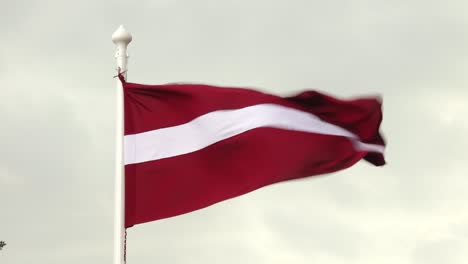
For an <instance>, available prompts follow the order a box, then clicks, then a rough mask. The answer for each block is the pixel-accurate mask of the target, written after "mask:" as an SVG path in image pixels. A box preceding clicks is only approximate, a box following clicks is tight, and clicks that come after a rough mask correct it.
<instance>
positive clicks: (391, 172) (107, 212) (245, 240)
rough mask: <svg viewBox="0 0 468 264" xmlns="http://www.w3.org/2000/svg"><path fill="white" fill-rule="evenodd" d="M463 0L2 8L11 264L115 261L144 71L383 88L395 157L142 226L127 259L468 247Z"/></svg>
mask: <svg viewBox="0 0 468 264" xmlns="http://www.w3.org/2000/svg"><path fill="white" fill-rule="evenodd" d="M467 13H468V2H467V1H465V0H446V1H442V0H440V1H431V0H392V1H388V0H352V1H351V0H349V1H344V0H341V1H338V0H327V1H315V0H303V1H300V0H287V1H286V0H285V1H280V0H278V1H276V0H243V1H240V0H239V1H234V0H230V1H226V0H211V1H209V0H197V1H194V0H185V1H182V0H159V1H158V0H144V1H130V0H128V1H126V0H120V1H95V0H75V1H59V0H55V1H53V0H42V1H33V0H15V1H6V0H5V1H1V7H0V30H1V34H2V36H1V37H0V92H1V96H0V97H1V100H0V135H1V137H0V199H1V202H0V240H5V241H6V242H7V246H6V247H5V248H4V249H3V250H2V251H0V263H2V264H30V263H39V264H63V263H67V264H82V263H88V264H91V263H92V264H94V263H96V264H98V263H99V264H101V263H111V261H112V254H113V253H112V250H113V184H114V181H113V177H114V163H113V162H114V154H113V151H114V120H115V119H114V110H115V103H114V99H115V97H114V96H115V80H114V79H113V78H112V76H113V75H115V68H116V66H115V60H114V45H113V43H112V42H111V35H112V33H113V32H114V30H115V29H116V28H117V27H118V26H119V25H120V24H124V25H125V27H126V28H127V29H128V31H130V33H132V35H133V42H132V43H131V44H130V46H129V54H130V64H129V73H128V79H129V81H131V82H139V83H148V84H150V83H152V84H157V83H165V82H178V81H183V82H197V83H208V84H218V85H226V86H227V85H231V86H249V87H255V88H258V89H261V90H263V91H267V92H271V93H274V94H279V95H290V94H294V93H295V92H297V91H300V90H303V89H317V90H320V91H323V92H327V93H330V94H333V95H336V96H339V97H344V98H346V97H349V96H358V95H367V94H381V95H382V96H383V100H384V105H383V106H384V122H383V125H382V130H383V133H384V135H385V137H386V139H387V142H388V147H387V152H386V158H387V162H388V165H387V166H385V167H383V168H377V167H373V166H371V165H369V164H367V163H365V162H361V163H359V164H357V165H356V166H354V167H352V168H350V169H348V170H345V171H341V172H339V173H334V174H332V175H327V176H322V177H315V178H309V179H304V180H298V181H293V182H286V183H281V184H276V185H273V186H269V187H266V188H263V189H261V190H258V191H255V192H252V193H250V194H247V195H244V196H242V197H239V198H235V199H232V200H229V201H225V202H222V203H219V204H217V205H214V206H211V207H209V208H207V209H204V210H200V211H197V212H194V213H190V214H186V215H183V216H180V217H175V218H170V219H166V220H162V221H156V222H151V223H147V224H142V225H137V226H135V227H133V228H131V229H129V230H128V249H127V250H128V263H129V264H136V263H171V264H182V263H184V264H185V263H203V264H206V263H216V264H217V263H226V264H238V263H245V264H250V263H252V264H258V263H265V264H283V263H288V264H289V263H291V264H310V263H327V264H340V263H346V264H353V263H356V264H374V263H379V264H387V263H388V264H394V263H399V264H440V263H445V264H452V263H454V264H455V263H456V264H463V263H468V191H467V187H468V154H467V153H468V152H467V149H468V137H467V135H468V121H467V119H466V116H468V74H467V70H468V16H467Z"/></svg>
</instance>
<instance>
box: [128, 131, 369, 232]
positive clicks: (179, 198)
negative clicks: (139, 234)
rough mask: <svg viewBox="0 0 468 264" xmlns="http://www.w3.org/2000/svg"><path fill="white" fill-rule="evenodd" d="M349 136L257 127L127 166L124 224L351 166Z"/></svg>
mask: <svg viewBox="0 0 468 264" xmlns="http://www.w3.org/2000/svg"><path fill="white" fill-rule="evenodd" d="M365 155H366V153H364V152H357V151H355V149H354V147H353V146H352V144H351V142H350V141H349V140H348V139H347V138H343V137H336V136H327V135H317V134H311V133H304V132H296V131H287V130H280V129H273V128H258V129H254V130H251V131H248V132H246V133H243V134H240V135H237V136H235V137H232V138H229V139H227V140H224V141H220V142H218V143H216V144H214V145H211V146H209V147H207V148H205V149H202V150H199V151H196V152H194V153H190V154H186V155H181V156H177V157H172V158H167V159H163V160H157V161H150V162H145V163H140V164H133V165H127V166H125V174H126V194H125V195H126V226H127V227H129V226H133V225H135V224H140V223H144V222H148V221H153V220H157V219H161V218H167V217H172V216H176V215H179V214H183V213H187V212H190V211H193V210H197V209H200V208H204V207H207V206H210V205H212V204H214V203H217V202H220V201H223V200H226V199H229V198H232V197H235V196H239V195H242V194H245V193H248V192H250V191H253V190H255V189H258V188H261V187H263V186H265V185H269V184H272V183H276V182H281V181H285V180H291V179H295V178H302V177H306V176H312V175H317V174H324V173H330V172H334V171H338V170H341V169H345V168H347V167H350V166H351V165H353V164H354V163H356V162H357V161H359V160H360V159H361V158H363V157H364V156H365Z"/></svg>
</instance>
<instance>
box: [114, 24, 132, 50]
mask: <svg viewBox="0 0 468 264" xmlns="http://www.w3.org/2000/svg"><path fill="white" fill-rule="evenodd" d="M131 41H132V35H130V33H128V31H127V30H125V28H124V27H123V25H120V27H119V28H117V30H116V31H115V32H114V34H112V42H114V44H116V45H118V44H124V45H125V46H126V45H128V44H129V43H130V42H131Z"/></svg>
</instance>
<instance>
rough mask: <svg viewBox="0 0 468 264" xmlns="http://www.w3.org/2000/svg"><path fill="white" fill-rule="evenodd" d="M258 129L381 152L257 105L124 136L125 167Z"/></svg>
mask: <svg viewBox="0 0 468 264" xmlns="http://www.w3.org/2000/svg"><path fill="white" fill-rule="evenodd" d="M260 127H272V128H280V129H285V130H294V131H301V132H310V133H317V134H325V135H334V136H344V137H348V138H350V139H351V140H352V141H353V142H354V146H355V147H356V149H358V150H364V151H373V152H383V151H384V147H383V146H380V145H373V144H366V143H363V142H360V141H359V139H358V137H357V136H356V135H354V134H353V133H351V132H349V131H347V130H345V129H343V128H341V127H339V126H336V125H333V124H330V123H327V122H324V121H322V120H320V119H319V118H318V117H316V116H315V115H313V114H310V113H307V112H303V111H300V110H296V109H293V108H289V107H285V106H281V105H275V104H260V105H254V106H249V107H245V108H241V109H234V110H219V111H214V112H211V113H207V114H205V115H202V116H199V117H197V118H195V119H193V120H192V121H190V122H188V123H185V124H182V125H178V126H173V127H167V128H162V129H156V130H152V131H148V132H143V133H139V134H133V135H127V136H125V138H124V150H125V164H126V165H127V164H134V163H140V162H145V161H151V160H159V159H164V158H169V157H174V156H178V155H183V154H187V153H190V152H194V151H197V150H200V149H203V148H205V147H207V146H209V145H212V144H214V143H216V142H218V141H221V140H224V139H227V138H230V137H233V136H235V135H238V134H241V133H243V132H246V131H248V130H251V129H255V128H260Z"/></svg>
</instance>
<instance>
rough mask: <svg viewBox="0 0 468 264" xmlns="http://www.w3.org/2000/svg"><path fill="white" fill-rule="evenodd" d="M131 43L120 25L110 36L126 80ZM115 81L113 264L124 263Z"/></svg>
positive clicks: (121, 169)
mask: <svg viewBox="0 0 468 264" xmlns="http://www.w3.org/2000/svg"><path fill="white" fill-rule="evenodd" d="M131 41H132V35H130V33H128V32H127V31H126V30H125V28H124V27H123V26H122V25H121V26H120V27H119V28H118V29H117V30H116V31H115V32H114V34H112V42H114V43H115V45H116V46H117V47H116V52H115V58H116V60H117V67H118V73H122V75H123V76H124V77H125V78H126V76H127V74H126V71H127V61H128V55H127V46H128V44H129V43H130V42H131ZM116 79H117V91H116V98H117V100H116V119H115V120H116V122H115V125H116V141H115V143H116V144H115V201H114V264H124V263H125V179H124V176H125V174H124V161H123V137H124V122H123V120H124V119H123V87H122V82H121V81H120V79H119V78H116Z"/></svg>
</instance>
